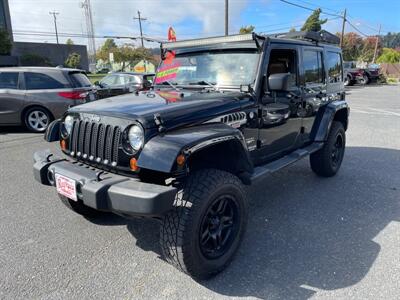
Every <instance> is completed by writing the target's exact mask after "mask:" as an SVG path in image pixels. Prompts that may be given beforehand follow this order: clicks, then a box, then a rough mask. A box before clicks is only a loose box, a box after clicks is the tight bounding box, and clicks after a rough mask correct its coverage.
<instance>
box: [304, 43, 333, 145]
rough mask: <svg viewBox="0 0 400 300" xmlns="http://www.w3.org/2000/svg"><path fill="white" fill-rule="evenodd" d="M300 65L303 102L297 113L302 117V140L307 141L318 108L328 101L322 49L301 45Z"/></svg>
mask: <svg viewBox="0 0 400 300" xmlns="http://www.w3.org/2000/svg"><path fill="white" fill-rule="evenodd" d="M301 65H302V68H301V72H302V76H301V88H302V94H303V95H302V98H303V104H302V109H301V110H300V111H299V114H300V115H301V116H302V118H303V120H302V123H303V131H304V134H303V141H304V142H305V143H307V142H308V141H310V138H311V132H312V129H313V125H314V121H315V117H316V115H317V112H318V110H319V109H320V108H321V107H322V106H324V105H325V104H326V103H327V102H328V99H327V95H326V93H327V91H326V87H327V84H326V74H325V71H324V70H325V68H324V55H323V49H322V48H320V47H303V49H302V64H301Z"/></svg>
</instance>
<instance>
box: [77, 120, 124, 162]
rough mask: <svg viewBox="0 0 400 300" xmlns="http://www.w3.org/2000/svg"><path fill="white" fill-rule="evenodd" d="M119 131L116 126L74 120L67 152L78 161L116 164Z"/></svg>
mask: <svg viewBox="0 0 400 300" xmlns="http://www.w3.org/2000/svg"><path fill="white" fill-rule="evenodd" d="M120 138H121V129H120V128H119V127H118V126H112V125H105V124H98V123H94V122H87V121H82V120H75V121H74V124H73V127H72V131H71V136H70V141H69V151H70V152H71V154H72V155H73V156H75V157H77V158H78V159H88V160H93V161H95V162H102V163H107V164H112V163H117V161H118V145H119V142H120Z"/></svg>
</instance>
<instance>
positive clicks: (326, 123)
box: [311, 100, 350, 142]
mask: <svg viewBox="0 0 400 300" xmlns="http://www.w3.org/2000/svg"><path fill="white" fill-rule="evenodd" d="M338 114H340V116H341V118H342V119H340V121H342V122H343V123H344V128H345V130H347V127H348V122H349V120H348V118H349V114H350V107H349V105H348V104H347V102H346V101H345V100H339V101H333V102H331V103H329V104H328V105H326V106H325V107H323V108H322V109H320V110H319V111H318V114H317V116H316V120H315V122H314V126H313V129H312V130H311V140H313V141H315V142H324V141H326V139H327V138H328V134H329V131H330V129H331V126H332V122H333V120H334V119H335V117H336V116H338Z"/></svg>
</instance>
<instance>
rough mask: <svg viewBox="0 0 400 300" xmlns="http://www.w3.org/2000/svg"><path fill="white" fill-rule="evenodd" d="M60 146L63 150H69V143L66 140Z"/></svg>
mask: <svg viewBox="0 0 400 300" xmlns="http://www.w3.org/2000/svg"><path fill="white" fill-rule="evenodd" d="M60 146H61V149H62V150H64V151H65V150H67V142H66V141H65V140H61V141H60Z"/></svg>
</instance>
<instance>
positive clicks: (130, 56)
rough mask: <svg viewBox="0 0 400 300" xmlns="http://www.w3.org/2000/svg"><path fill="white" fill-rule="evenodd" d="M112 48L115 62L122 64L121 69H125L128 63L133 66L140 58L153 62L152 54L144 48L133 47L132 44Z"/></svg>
mask: <svg viewBox="0 0 400 300" xmlns="http://www.w3.org/2000/svg"><path fill="white" fill-rule="evenodd" d="M114 50H115V51H114V59H115V62H117V63H121V64H122V70H125V68H126V67H127V66H128V65H130V66H133V65H135V64H137V63H138V62H139V61H141V60H147V61H151V62H153V55H152V54H151V51H150V50H148V49H146V48H142V47H140V48H135V46H134V45H132V44H125V45H123V46H121V47H118V48H116V49H114Z"/></svg>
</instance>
